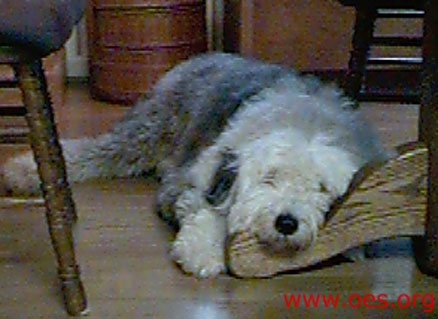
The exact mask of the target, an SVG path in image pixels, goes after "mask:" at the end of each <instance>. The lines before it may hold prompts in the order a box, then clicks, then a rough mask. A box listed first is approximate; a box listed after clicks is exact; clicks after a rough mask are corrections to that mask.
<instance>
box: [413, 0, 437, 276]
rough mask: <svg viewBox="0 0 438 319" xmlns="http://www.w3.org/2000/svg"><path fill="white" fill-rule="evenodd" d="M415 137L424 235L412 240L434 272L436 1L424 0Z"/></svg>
mask: <svg viewBox="0 0 438 319" xmlns="http://www.w3.org/2000/svg"><path fill="white" fill-rule="evenodd" d="M422 78H423V79H422V93H421V95H422V96H421V106H420V122H419V134H420V136H419V138H420V140H422V141H424V142H425V143H426V144H427V146H428V150H429V155H428V161H429V178H428V194H427V197H428V199H427V215H426V231H425V237H424V238H422V239H421V240H419V241H416V242H415V245H414V247H415V254H416V259H417V264H418V266H419V268H420V270H421V271H422V272H424V273H426V274H430V275H435V276H437V275H438V149H437V146H438V1H436V0H426V1H425V17H424V35H423V74H422Z"/></svg>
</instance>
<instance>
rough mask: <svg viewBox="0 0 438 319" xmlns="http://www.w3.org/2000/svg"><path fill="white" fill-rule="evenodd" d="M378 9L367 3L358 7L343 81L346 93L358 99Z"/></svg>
mask: <svg viewBox="0 0 438 319" xmlns="http://www.w3.org/2000/svg"><path fill="white" fill-rule="evenodd" d="M376 17H377V9H376V8H373V7H369V5H367V4H360V5H358V6H357V7H356V23H355V26H354V33H353V41H352V45H353V50H352V51H351V54H350V60H349V63H348V70H347V74H346V76H345V80H344V83H343V85H342V86H343V88H344V90H345V94H346V95H347V96H349V97H351V98H352V99H353V100H357V98H358V96H359V92H360V89H361V87H362V81H363V78H364V75H365V69H366V63H367V59H368V52H369V49H370V45H371V40H372V37H373V32H374V23H375V21H376Z"/></svg>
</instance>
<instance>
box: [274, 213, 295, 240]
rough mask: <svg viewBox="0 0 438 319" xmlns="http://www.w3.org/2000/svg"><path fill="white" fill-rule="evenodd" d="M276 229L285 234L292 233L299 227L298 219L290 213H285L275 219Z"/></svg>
mask: <svg viewBox="0 0 438 319" xmlns="http://www.w3.org/2000/svg"><path fill="white" fill-rule="evenodd" d="M275 229H276V230H277V231H278V232H280V233H282V234H283V235H292V234H293V233H295V232H296V230H297V229H298V220H297V219H296V218H295V217H293V216H292V215H291V214H290V213H283V214H281V215H278V217H277V219H276V220H275Z"/></svg>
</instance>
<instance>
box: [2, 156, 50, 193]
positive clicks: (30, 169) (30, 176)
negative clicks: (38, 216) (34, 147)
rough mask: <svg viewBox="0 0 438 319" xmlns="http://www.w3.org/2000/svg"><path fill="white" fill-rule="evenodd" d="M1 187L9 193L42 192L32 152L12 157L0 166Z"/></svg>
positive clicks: (4, 191) (3, 191)
mask: <svg viewBox="0 0 438 319" xmlns="http://www.w3.org/2000/svg"><path fill="white" fill-rule="evenodd" d="M0 189H1V192H2V193H4V194H8V195H38V194H40V192H41V190H40V179H39V176H38V173H37V165H36V163H35V161H34V159H33V155H32V152H26V153H23V154H21V155H18V156H14V157H11V158H9V159H8V160H6V162H5V163H3V164H2V165H1V166H0Z"/></svg>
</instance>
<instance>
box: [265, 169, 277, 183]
mask: <svg viewBox="0 0 438 319" xmlns="http://www.w3.org/2000/svg"><path fill="white" fill-rule="evenodd" d="M276 176H277V170H275V169H271V170H269V171H268V173H266V175H265V176H264V177H263V183H264V184H268V185H271V186H275V183H274V181H275V178H276Z"/></svg>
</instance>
